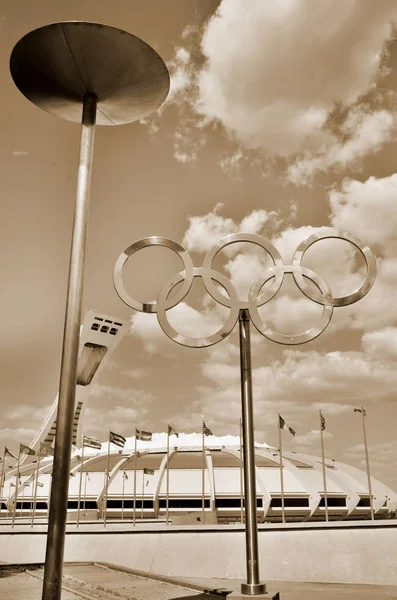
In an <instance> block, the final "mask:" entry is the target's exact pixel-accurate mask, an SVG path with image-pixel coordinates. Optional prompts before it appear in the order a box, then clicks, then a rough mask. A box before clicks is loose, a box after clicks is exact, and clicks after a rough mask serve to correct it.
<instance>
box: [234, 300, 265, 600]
mask: <svg viewBox="0 0 397 600" xmlns="http://www.w3.org/2000/svg"><path fill="white" fill-rule="evenodd" d="M239 331H240V369H241V402H242V415H243V419H242V422H243V447H244V453H243V456H244V490H245V508H244V510H245V546H246V560H247V583H242V584H241V592H242V593H243V594H247V595H250V596H255V595H257V594H266V585H265V584H264V583H260V581H259V552H258V524H257V517H256V479H255V442H254V411H253V399H252V374H251V337H250V317H249V312H248V310H247V309H241V310H240V313H239Z"/></svg>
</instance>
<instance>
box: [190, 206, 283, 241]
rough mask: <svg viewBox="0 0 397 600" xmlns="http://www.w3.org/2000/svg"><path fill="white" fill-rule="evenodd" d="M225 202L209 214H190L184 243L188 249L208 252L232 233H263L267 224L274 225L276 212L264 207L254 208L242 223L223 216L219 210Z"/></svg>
mask: <svg viewBox="0 0 397 600" xmlns="http://www.w3.org/2000/svg"><path fill="white" fill-rule="evenodd" d="M222 208H223V204H221V203H218V204H217V205H216V206H215V208H214V209H213V210H212V211H211V212H210V213H208V214H206V215H202V216H189V217H188V219H189V227H188V229H187V231H186V233H185V236H184V238H183V241H182V244H183V245H184V246H185V247H186V248H187V250H190V251H193V252H206V251H207V250H209V249H210V248H211V247H212V246H213V245H214V244H216V243H217V242H219V240H220V239H221V238H222V237H224V236H226V235H229V234H231V233H257V234H259V233H261V232H263V230H264V228H265V225H268V226H269V228H270V229H272V228H273V227H274V219H275V217H276V213H275V212H268V211H266V210H264V209H260V210H254V211H252V212H251V213H250V214H249V215H247V216H246V217H245V218H244V219H243V220H242V221H241V222H240V223H236V222H235V221H234V220H233V219H230V218H227V217H222V216H221V215H220V214H219V212H220V211H221V210H222Z"/></svg>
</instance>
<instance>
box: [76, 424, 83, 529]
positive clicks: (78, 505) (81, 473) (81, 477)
mask: <svg viewBox="0 0 397 600" xmlns="http://www.w3.org/2000/svg"><path fill="white" fill-rule="evenodd" d="M83 464H84V434H83V446H82V448H81V464H80V481H79V499H78V501H77V520H76V527H78V526H79V523H80V504H81V486H82V483H83Z"/></svg>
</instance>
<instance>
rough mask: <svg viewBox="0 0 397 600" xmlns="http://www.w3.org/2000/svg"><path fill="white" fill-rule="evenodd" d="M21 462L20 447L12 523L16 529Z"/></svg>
mask: <svg viewBox="0 0 397 600" xmlns="http://www.w3.org/2000/svg"><path fill="white" fill-rule="evenodd" d="M20 461H21V446H19V454H18V464H17V472H16V475H15V495H14V510H13V511H12V522H11V527H12V528H13V527H14V523H15V517H16V514H17V502H18V488H19V465H20Z"/></svg>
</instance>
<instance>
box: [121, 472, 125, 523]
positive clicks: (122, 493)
mask: <svg viewBox="0 0 397 600" xmlns="http://www.w3.org/2000/svg"><path fill="white" fill-rule="evenodd" d="M124 486H125V471H124V472H123V483H122V490H121V520H122V521H123V520H124Z"/></svg>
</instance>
